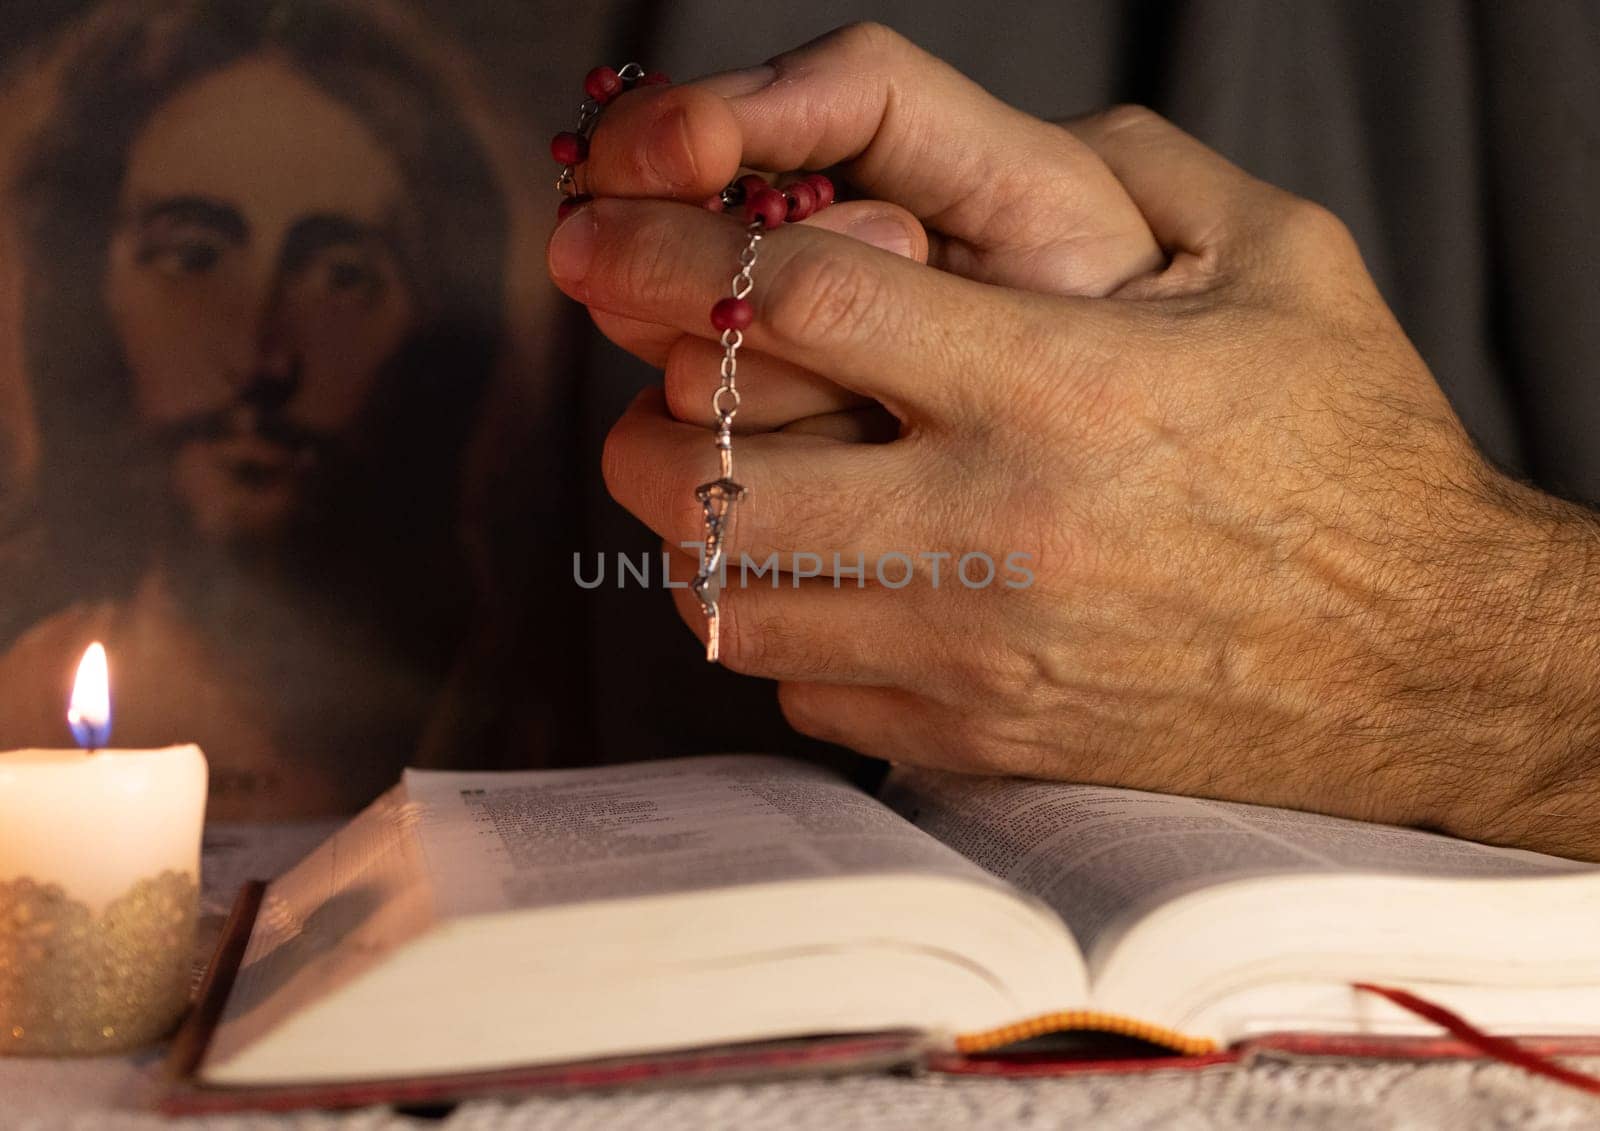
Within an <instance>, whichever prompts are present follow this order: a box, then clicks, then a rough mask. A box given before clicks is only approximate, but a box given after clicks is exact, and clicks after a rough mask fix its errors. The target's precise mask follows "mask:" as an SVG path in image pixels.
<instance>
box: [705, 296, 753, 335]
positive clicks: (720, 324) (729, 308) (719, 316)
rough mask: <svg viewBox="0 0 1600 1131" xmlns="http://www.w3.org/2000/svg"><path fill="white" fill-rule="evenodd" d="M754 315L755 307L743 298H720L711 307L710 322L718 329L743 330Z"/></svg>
mask: <svg viewBox="0 0 1600 1131" xmlns="http://www.w3.org/2000/svg"><path fill="white" fill-rule="evenodd" d="M755 316H756V310H755V307H753V306H751V305H750V300H749V299H744V298H725V299H720V300H718V302H717V304H716V305H715V306H713V307H712V308H711V324H712V325H713V326H715V327H716V328H717V329H719V330H743V329H744V328H745V327H746V326H748V325H750V323H751V322H752V321H754V320H755Z"/></svg>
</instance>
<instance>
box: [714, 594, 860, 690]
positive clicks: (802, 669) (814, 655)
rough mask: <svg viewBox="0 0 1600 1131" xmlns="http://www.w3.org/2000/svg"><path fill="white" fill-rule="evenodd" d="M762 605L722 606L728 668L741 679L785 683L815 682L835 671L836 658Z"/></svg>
mask: <svg viewBox="0 0 1600 1131" xmlns="http://www.w3.org/2000/svg"><path fill="white" fill-rule="evenodd" d="M762 604H763V602H752V601H750V600H748V599H746V600H742V601H741V600H740V599H739V597H738V596H735V598H734V599H733V600H731V601H729V602H727V603H726V605H725V610H724V616H726V617H727V618H728V621H729V625H728V627H729V632H728V637H729V644H730V648H729V650H728V655H727V659H726V663H727V665H728V667H730V668H732V669H733V670H734V671H737V672H740V673H742V674H744V675H766V676H782V677H783V678H785V679H819V678H822V677H824V676H827V675H829V674H831V673H832V672H833V671H834V670H835V668H836V667H837V666H838V665H837V657H836V656H835V655H833V654H832V653H831V652H830V651H829V650H828V649H827V648H826V647H825V646H823V645H822V644H821V642H819V641H817V640H815V639H814V638H812V636H811V635H810V634H808V633H807V632H806V631H805V629H804V627H803V626H802V625H800V624H798V623H797V622H796V621H795V620H794V619H793V618H791V617H789V616H786V615H785V614H784V613H782V612H780V611H777V610H773V609H763V608H761V605H762Z"/></svg>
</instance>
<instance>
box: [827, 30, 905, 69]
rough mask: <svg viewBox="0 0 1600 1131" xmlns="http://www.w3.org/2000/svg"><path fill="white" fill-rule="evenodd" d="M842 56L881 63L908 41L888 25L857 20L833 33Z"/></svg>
mask: <svg viewBox="0 0 1600 1131" xmlns="http://www.w3.org/2000/svg"><path fill="white" fill-rule="evenodd" d="M834 34H835V35H836V36H837V44H838V46H839V48H840V50H841V51H843V52H844V54H846V55H848V56H852V57H859V58H862V59H868V60H872V61H873V62H875V63H881V62H882V60H883V59H884V58H885V57H886V56H888V55H889V54H890V53H892V52H897V51H900V50H902V49H903V48H904V47H905V46H906V45H907V44H908V43H909V42H910V40H908V39H906V37H905V36H903V35H901V34H900V33H899V32H897V31H895V30H894V28H892V27H890V26H889V25H888V24H884V23H879V22H878V21H877V20H857V21H856V22H854V23H850V24H846V25H845V26H844V27H842V28H840V29H839V30H838V31H837V32H835V33H834Z"/></svg>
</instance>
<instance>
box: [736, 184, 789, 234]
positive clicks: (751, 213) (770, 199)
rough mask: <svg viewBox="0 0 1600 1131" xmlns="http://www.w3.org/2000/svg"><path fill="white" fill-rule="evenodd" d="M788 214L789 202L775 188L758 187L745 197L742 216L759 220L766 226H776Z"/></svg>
mask: <svg viewBox="0 0 1600 1131" xmlns="http://www.w3.org/2000/svg"><path fill="white" fill-rule="evenodd" d="M788 215H789V202H788V200H786V199H785V198H784V195H783V193H781V192H779V191H778V190H777V189H775V188H758V189H756V190H755V192H753V193H751V194H750V195H749V196H747V197H745V201H744V218H745V219H746V220H747V221H748V220H760V221H761V223H762V225H763V226H765V227H768V228H776V227H777V226H778V225H779V224H781V223H783V221H784V217H786V216H788Z"/></svg>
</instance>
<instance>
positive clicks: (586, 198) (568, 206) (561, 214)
mask: <svg viewBox="0 0 1600 1131" xmlns="http://www.w3.org/2000/svg"><path fill="white" fill-rule="evenodd" d="M593 199H594V197H593V196H592V195H591V194H589V193H586V192H578V193H573V194H572V195H571V196H569V197H567V198H566V199H565V200H563V201H562V202H561V203H560V204H558V205H556V219H557V220H558V221H559V220H565V219H566V218H567V216H568V215H569V214H570V213H571V212H572V210H573V209H574V208H576V207H578V205H580V204H588V203H589V202H590V201H591V200H593Z"/></svg>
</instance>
